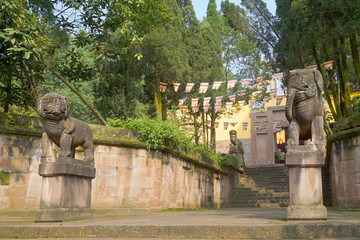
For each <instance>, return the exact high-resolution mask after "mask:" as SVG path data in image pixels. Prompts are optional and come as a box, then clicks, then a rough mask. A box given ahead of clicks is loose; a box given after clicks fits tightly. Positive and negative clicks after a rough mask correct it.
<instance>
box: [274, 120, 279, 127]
mask: <svg viewBox="0 0 360 240" xmlns="http://www.w3.org/2000/svg"><path fill="white" fill-rule="evenodd" d="M278 123H279V120H274V121H273V127H274V128H276V126H277V125H278Z"/></svg>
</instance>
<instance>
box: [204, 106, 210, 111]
mask: <svg viewBox="0 0 360 240" xmlns="http://www.w3.org/2000/svg"><path fill="white" fill-rule="evenodd" d="M209 108H210V105H204V106H203V111H204V113H207V112H208V111H209Z"/></svg>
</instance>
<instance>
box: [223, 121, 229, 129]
mask: <svg viewBox="0 0 360 240" xmlns="http://www.w3.org/2000/svg"><path fill="white" fill-rule="evenodd" d="M228 126H229V122H224V130H227V129H228Z"/></svg>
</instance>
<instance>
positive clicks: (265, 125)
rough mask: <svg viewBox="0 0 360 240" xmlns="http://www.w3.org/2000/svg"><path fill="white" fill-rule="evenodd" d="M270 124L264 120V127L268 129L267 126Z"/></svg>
mask: <svg viewBox="0 0 360 240" xmlns="http://www.w3.org/2000/svg"><path fill="white" fill-rule="evenodd" d="M268 124H269V121H264V122H263V128H264V129H266V128H267V126H268Z"/></svg>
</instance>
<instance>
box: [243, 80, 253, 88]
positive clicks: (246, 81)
mask: <svg viewBox="0 0 360 240" xmlns="http://www.w3.org/2000/svg"><path fill="white" fill-rule="evenodd" d="M250 81H251V78H246V79H243V80H241V86H242V87H243V88H247V87H248V85H249V83H250Z"/></svg>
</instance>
